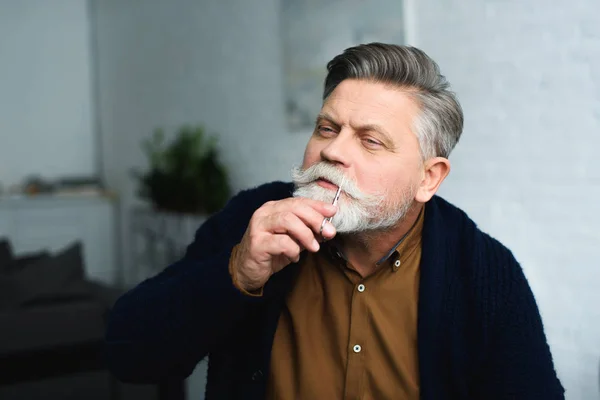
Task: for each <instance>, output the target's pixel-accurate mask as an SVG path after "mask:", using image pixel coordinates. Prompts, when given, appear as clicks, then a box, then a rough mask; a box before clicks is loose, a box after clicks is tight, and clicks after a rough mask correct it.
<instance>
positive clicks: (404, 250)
mask: <svg viewBox="0 0 600 400" xmlns="http://www.w3.org/2000/svg"><path fill="white" fill-rule="evenodd" d="M424 214H425V206H423V208H422V209H421V211H420V212H419V216H418V217H417V220H416V221H415V223H414V224H413V226H411V228H410V229H409V230H408V232H406V233H405V234H404V236H402V237H401V238H400V240H399V241H398V242H397V243H396V244H395V245H394V246H392V248H391V249H390V250H389V251H388V252H387V253H386V254H385V255H384V256H383V257H382V258H380V259H379V261H377V262H376V263H375V265H376V266H377V267H379V266H381V265H382V264H384V263H385V262H387V261H388V260H390V259H391V258H392V256H394V255H395V256H396V257H397V261H398V260H400V258H405V256H407V255H408V254H410V253H411V250H412V249H414V248H415V247H416V246H418V245H419V244H420V243H421V234H422V232H423V222H424V219H425V218H424ZM326 243H327V251H328V253H329V255H330V256H331V257H333V258H334V259H337V260H340V259H341V260H343V261H344V262H347V261H348V260H347V258H346V256H345V255H344V252H343V251H342V249H341V246H339V241H337V240H335V239H333V240H330V241H329V242H326ZM395 264H397V265H395ZM395 264H393V265H392V268H393V269H394V270H397V269H398V267H399V265H400V264H399V263H398V262H396V263H395ZM394 267H395V268H394Z"/></svg>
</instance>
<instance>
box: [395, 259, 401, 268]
mask: <svg viewBox="0 0 600 400" xmlns="http://www.w3.org/2000/svg"><path fill="white" fill-rule="evenodd" d="M399 266H400V260H396V262H394V267H396V268H398V267H399Z"/></svg>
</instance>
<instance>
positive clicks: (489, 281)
mask: <svg viewBox="0 0 600 400" xmlns="http://www.w3.org/2000/svg"><path fill="white" fill-rule="evenodd" d="M291 192H292V186H291V185H290V184H289V183H283V182H275V183H270V184H266V185H263V186H260V187H258V188H254V189H250V190H246V191H243V192H241V193H239V194H238V195H237V196H235V197H234V198H233V199H232V200H230V202H229V204H228V205H227V206H226V207H225V208H224V209H223V210H222V211H221V212H219V213H217V214H215V215H214V216H212V217H211V218H210V219H209V220H208V221H207V222H206V223H204V224H203V225H202V227H200V229H199V230H198V231H197V233H196V237H195V240H194V242H193V243H192V244H191V245H190V246H189V247H188V249H187V251H186V254H185V256H184V257H183V258H182V259H181V260H180V261H178V262H176V263H174V264H173V265H170V266H169V267H167V268H166V269H165V270H164V271H163V272H161V273H159V274H158V275H156V276H154V277H152V278H150V279H148V280H146V281H144V282H142V283H141V284H139V285H138V286H137V287H135V288H133V289H131V290H130V291H128V292H127V293H126V294H124V295H123V296H122V297H121V298H120V299H119V300H118V301H117V303H116V304H115V306H114V308H113V310H112V312H111V314H110V318H109V324H108V328H107V332H106V358H107V361H108V363H109V366H110V369H111V371H112V372H113V373H114V374H115V375H116V376H117V377H118V378H119V379H120V380H122V381H125V382H137V383H157V382H161V381H164V380H166V379H177V378H179V379H183V378H185V377H187V376H189V374H191V372H192V371H193V369H194V368H195V366H196V364H197V363H198V362H199V361H200V360H202V359H203V358H204V357H206V356H209V370H208V381H207V388H206V398H207V399H208V400H214V399H257V400H258V399H263V398H264V394H265V387H266V385H265V384H266V378H267V376H268V371H269V359H270V353H271V347H272V342H273V336H274V334H275V330H276V327H277V321H278V317H279V314H280V311H281V307H282V305H283V302H284V300H285V295H286V293H287V292H288V291H289V289H290V288H291V286H292V285H293V282H294V276H295V274H296V272H297V270H298V268H297V266H298V264H292V265H289V266H288V267H286V268H284V269H283V270H282V271H281V272H279V273H278V274H275V275H274V276H272V277H271V279H270V280H269V281H268V282H267V284H266V286H265V290H264V296H263V297H261V298H255V297H249V296H244V295H243V294H241V293H240V292H239V291H238V290H236V289H235V287H234V286H233V285H232V282H231V278H230V276H229V273H228V261H229V255H230V253H231V249H232V248H233V246H234V245H235V244H237V243H238V242H239V241H240V240H241V237H242V236H243V234H244V232H245V230H246V227H247V225H248V221H249V220H250V218H251V216H252V214H253V212H254V211H255V210H256V209H257V208H258V207H260V206H261V205H262V204H264V203H265V202H266V201H268V200H278V199H282V198H286V197H289V196H290V195H291ZM426 210H427V211H426V213H425V222H424V228H423V251H422V261H421V278H420V290H419V305H418V353H419V373H420V385H421V398H422V399H426V400H444V399H485V400H493V399H523V400H525V399H527V400H532V399H544V400H554V399H563V398H564V390H563V388H562V385H561V383H560V381H559V379H558V378H557V376H556V372H555V369H554V365H553V361H552V357H551V354H550V350H549V347H548V344H547V341H546V337H545V334H544V329H543V325H542V321H541V318H540V314H539V311H538V308H537V305H536V302H535V300H534V296H533V294H532V292H531V290H530V288H529V285H528V283H527V280H526V278H525V276H524V274H523V271H522V269H521V267H520V266H519V264H518V263H517V261H516V260H515V259H514V257H513V255H512V254H511V252H510V251H509V250H507V249H506V248H505V247H504V246H503V245H501V244H500V243H499V242H498V241H496V240H494V239H493V238H491V237H490V236H488V235H487V234H485V233H483V232H481V231H480V230H479V229H478V228H477V227H476V226H475V224H474V223H473V222H472V221H471V220H470V219H469V218H468V217H467V215H466V214H465V213H464V212H462V211H461V210H459V209H458V208H456V207H454V206H452V205H451V204H449V203H448V202H446V201H444V200H443V199H441V198H440V197H437V196H436V197H434V198H433V199H432V200H431V201H430V202H429V203H428V204H427V206H426Z"/></svg>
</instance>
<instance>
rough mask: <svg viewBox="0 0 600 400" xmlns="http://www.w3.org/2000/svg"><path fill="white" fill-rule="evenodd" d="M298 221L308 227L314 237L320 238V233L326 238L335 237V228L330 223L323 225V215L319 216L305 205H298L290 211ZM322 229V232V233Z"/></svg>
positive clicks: (319, 214) (318, 213)
mask: <svg viewBox="0 0 600 400" xmlns="http://www.w3.org/2000/svg"><path fill="white" fill-rule="evenodd" d="M291 211H292V212H293V213H294V214H295V215H296V216H297V217H298V218H300V220H301V221H302V222H303V223H304V224H305V225H306V226H308V227H309V228H310V229H311V230H312V231H313V233H314V234H315V236H316V237H320V236H321V234H322V233H324V234H325V236H327V237H333V236H335V228H334V227H333V225H331V223H328V224H326V225H325V226H324V225H323V220H324V219H325V218H326V216H325V215H323V214H321V213H320V212H318V211H317V210H315V209H314V208H312V207H310V206H309V205H307V204H300V205H298V206H297V207H294V208H293V209H292V210H291ZM322 228H323V232H322Z"/></svg>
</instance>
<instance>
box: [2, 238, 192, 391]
mask: <svg viewBox="0 0 600 400" xmlns="http://www.w3.org/2000/svg"><path fill="white" fill-rule="evenodd" d="M83 260H84V257H83V248H82V245H81V243H79V242H76V243H73V244H71V245H69V246H68V247H66V248H65V249H63V250H62V251H60V252H58V253H56V254H50V253H48V252H45V251H40V252H38V253H32V254H21V255H15V254H14V252H13V251H12V248H11V244H10V242H9V241H8V240H4V239H0V399H2V400H16V399H27V400H42V399H43V400H53V399H86V400H87V399H98V400H100V399H102V400H108V399H110V400H116V399H137V398H144V399H152V398H158V397H163V398H165V397H166V398H182V397H183V393H182V391H181V390H182V389H181V388H182V387H183V385H182V384H181V383H180V384H179V385H178V386H177V387H176V388H175V394H173V388H172V387H171V386H169V387H167V388H164V387H163V388H162V389H161V388H159V387H151V386H145V387H141V386H135V387H132V386H131V385H123V384H120V383H118V382H117V381H116V380H115V379H114V378H113V377H112V376H111V375H110V373H109V372H108V371H107V370H106V368H105V364H104V360H103V345H104V343H103V338H104V333H105V327H106V324H105V323H106V318H107V316H108V312H109V311H110V308H111V306H112V304H113V303H114V302H115V301H116V299H117V298H118V296H119V295H121V294H122V291H121V290H119V289H116V288H112V287H110V286H107V285H104V284H101V283H98V282H94V281H91V280H89V279H87V278H86V276H85V272H84V271H85V268H84V261H83ZM161 391H162V392H165V391H167V392H168V393H166V395H163V396H161Z"/></svg>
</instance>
